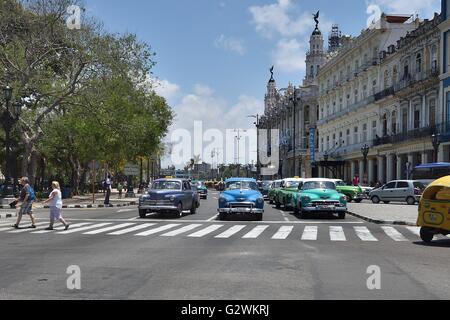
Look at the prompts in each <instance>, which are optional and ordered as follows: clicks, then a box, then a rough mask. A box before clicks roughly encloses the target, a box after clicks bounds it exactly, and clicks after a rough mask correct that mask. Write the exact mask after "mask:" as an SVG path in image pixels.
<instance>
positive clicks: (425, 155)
mask: <svg viewBox="0 0 450 320" xmlns="http://www.w3.org/2000/svg"><path fill="white" fill-rule="evenodd" d="M429 162H430V161H429V157H428V151H424V152H422V164H427V163H429Z"/></svg>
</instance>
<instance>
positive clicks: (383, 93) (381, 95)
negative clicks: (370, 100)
mask: <svg viewBox="0 0 450 320" xmlns="http://www.w3.org/2000/svg"><path fill="white" fill-rule="evenodd" d="M394 93H395V90H394V86H392V87H389V88H387V89H384V90H383V91H380V92H378V93H376V94H375V101H378V100H381V99H383V98H385V97H389V96H391V95H393V94H394Z"/></svg>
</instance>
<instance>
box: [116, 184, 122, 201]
mask: <svg viewBox="0 0 450 320" xmlns="http://www.w3.org/2000/svg"><path fill="white" fill-rule="evenodd" d="M122 190H123V186H122V183H120V181H119V183H118V184H117V191H119V199H122Z"/></svg>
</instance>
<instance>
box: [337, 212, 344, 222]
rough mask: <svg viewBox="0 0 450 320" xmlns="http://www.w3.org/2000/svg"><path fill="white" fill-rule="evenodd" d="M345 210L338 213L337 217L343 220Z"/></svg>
mask: <svg viewBox="0 0 450 320" xmlns="http://www.w3.org/2000/svg"><path fill="white" fill-rule="evenodd" d="M345 215H346V214H345V212H340V213H339V214H338V218H339V219H341V220H344V219H345Z"/></svg>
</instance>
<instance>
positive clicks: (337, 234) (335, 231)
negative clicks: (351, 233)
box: [330, 227, 347, 241]
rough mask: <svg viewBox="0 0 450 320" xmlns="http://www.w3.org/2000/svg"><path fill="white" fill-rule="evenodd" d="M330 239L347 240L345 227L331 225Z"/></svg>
mask: <svg viewBox="0 0 450 320" xmlns="http://www.w3.org/2000/svg"><path fill="white" fill-rule="evenodd" d="M330 240H331V241H347V238H346V237H345V233H344V229H343V228H342V227H330Z"/></svg>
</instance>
